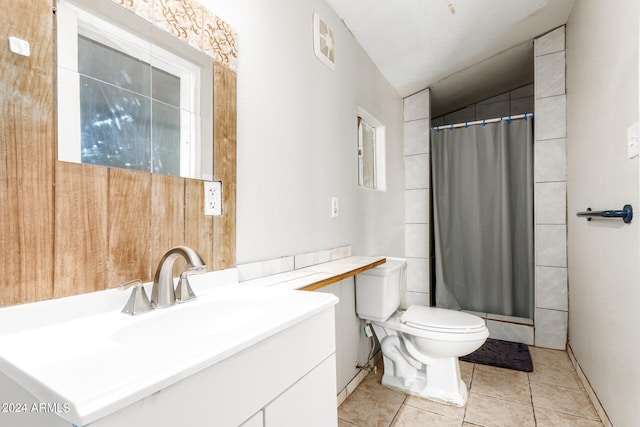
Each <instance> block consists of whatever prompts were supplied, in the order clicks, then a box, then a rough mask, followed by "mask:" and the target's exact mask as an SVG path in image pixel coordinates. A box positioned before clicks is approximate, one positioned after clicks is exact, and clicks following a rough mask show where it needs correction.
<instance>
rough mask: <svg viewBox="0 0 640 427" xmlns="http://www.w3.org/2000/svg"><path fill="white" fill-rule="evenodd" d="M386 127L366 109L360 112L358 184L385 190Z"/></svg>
mask: <svg viewBox="0 0 640 427" xmlns="http://www.w3.org/2000/svg"><path fill="white" fill-rule="evenodd" d="M384 137H385V127H384V126H382V125H381V124H380V123H379V122H378V121H377V120H375V119H374V118H373V117H371V116H370V115H369V114H367V113H365V112H364V111H360V112H359V114H358V186H359V187H363V188H370V189H373V190H384V189H385V182H384Z"/></svg>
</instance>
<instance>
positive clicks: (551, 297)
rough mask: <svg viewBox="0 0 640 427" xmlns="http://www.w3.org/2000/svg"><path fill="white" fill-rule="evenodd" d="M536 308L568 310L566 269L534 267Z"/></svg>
mask: <svg viewBox="0 0 640 427" xmlns="http://www.w3.org/2000/svg"><path fill="white" fill-rule="evenodd" d="M536 307H538V308H548V309H552V310H564V311H567V310H569V301H568V297H567V269H566V268H562V267H540V266H538V267H536Z"/></svg>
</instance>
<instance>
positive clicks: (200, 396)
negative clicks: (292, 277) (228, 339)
mask: <svg viewBox="0 0 640 427" xmlns="http://www.w3.org/2000/svg"><path fill="white" fill-rule="evenodd" d="M334 316H335V315H334V307H333V305H331V306H330V307H325V308H323V309H322V310H321V311H319V312H316V313H315V314H312V315H310V316H308V317H306V318H304V319H303V320H295V321H289V322H286V323H284V324H282V325H281V327H280V328H279V330H277V331H275V332H274V334H272V335H270V336H268V337H266V338H264V339H263V340H261V341H258V342H256V343H253V344H251V345H247V347H246V348H243V349H241V350H240V351H238V352H236V353H234V354H230V355H229V356H228V357H227V358H225V359H223V360H221V361H219V362H218V363H215V364H213V365H210V366H206V364H203V365H204V366H201V367H195V368H194V372H193V373H192V374H190V375H189V376H186V377H185V378H183V379H182V380H179V381H178V382H174V383H172V384H166V387H163V388H162V389H160V390H159V391H156V392H150V393H149V395H148V396H147V397H145V398H143V399H141V400H138V401H136V402H134V403H131V404H124V403H123V405H122V407H121V408H118V409H116V410H115V412H112V413H110V414H108V415H105V416H103V417H102V418H99V419H97V420H96V421H95V422H92V423H91V426H92V427H121V426H127V425H135V426H153V427H162V426H167V427H174V426H178V425H179V426H198V427H200V426H220V427H227V426H228V427H234V426H243V427H288V426H291V427H299V426H301V425H304V426H305V427H306V426H318V427H332V426H334V427H335V426H337V408H336V395H335V390H336V375H335V369H336V362H335V321H334V320H335V317H334ZM148 357H151V358H154V357H157V358H162V354H151V353H150V354H148ZM0 380H2V382H1V383H0V398H2V399H12V400H15V399H19V400H20V401H21V402H22V401H24V402H25V403H26V404H27V405H28V406H30V405H31V404H32V403H37V401H36V400H34V399H33V397H32V396H30V395H29V394H28V393H26V392H25V390H24V388H22V387H21V386H20V385H18V384H17V383H15V382H13V381H12V380H10V379H9V378H8V377H4V376H3V375H1V374H0ZM29 399H31V400H29ZM12 415H13V416H10V414H0V425H12V426H28V427H31V426H42V425H51V426H69V425H71V423H69V422H68V421H65V420H64V414H63V413H62V414H59V415H56V414H43V413H40V414H33V413H32V414H25V413H23V414H12Z"/></svg>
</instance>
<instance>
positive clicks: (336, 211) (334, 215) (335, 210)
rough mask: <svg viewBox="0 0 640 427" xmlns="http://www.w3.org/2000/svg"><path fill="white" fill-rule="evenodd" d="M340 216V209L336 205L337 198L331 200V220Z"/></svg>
mask: <svg viewBox="0 0 640 427" xmlns="http://www.w3.org/2000/svg"><path fill="white" fill-rule="evenodd" d="M338 215H340V207H339V205H338V198H337V197H332V198H331V218H337V217H338Z"/></svg>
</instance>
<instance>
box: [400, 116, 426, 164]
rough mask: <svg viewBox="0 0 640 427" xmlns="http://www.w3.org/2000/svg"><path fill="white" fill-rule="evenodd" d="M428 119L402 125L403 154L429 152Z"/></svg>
mask: <svg viewBox="0 0 640 427" xmlns="http://www.w3.org/2000/svg"><path fill="white" fill-rule="evenodd" d="M430 131H431V123H430V121H429V119H422V120H414V121H412V122H406V123H405V124H404V154H405V156H406V155H410V154H424V153H428V152H429V132H430Z"/></svg>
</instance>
